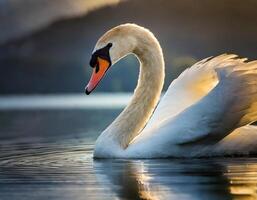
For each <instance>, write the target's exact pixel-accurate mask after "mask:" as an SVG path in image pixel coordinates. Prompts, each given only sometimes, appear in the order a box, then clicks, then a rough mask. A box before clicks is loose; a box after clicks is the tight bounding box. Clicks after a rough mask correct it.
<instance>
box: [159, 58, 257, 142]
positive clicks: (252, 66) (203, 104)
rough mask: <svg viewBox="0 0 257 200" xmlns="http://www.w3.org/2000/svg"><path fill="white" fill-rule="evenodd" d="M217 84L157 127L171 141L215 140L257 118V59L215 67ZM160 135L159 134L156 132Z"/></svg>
mask: <svg viewBox="0 0 257 200" xmlns="http://www.w3.org/2000/svg"><path fill="white" fill-rule="evenodd" d="M216 72H217V76H218V80H219V81H218V84H217V85H216V86H215V87H214V88H213V89H212V90H211V91H210V92H209V93H208V95H206V96H204V97H203V98H201V99H200V100H199V101H197V102H196V103H194V104H193V105H191V106H189V107H188V108H186V109H185V110H184V111H182V112H180V113H179V114H177V115H176V116H172V117H170V118H167V119H165V120H164V121H163V122H162V123H161V124H160V125H159V128H158V134H163V135H165V136H164V137H163V138H166V139H167V138H172V140H173V141H172V143H176V144H192V143H201V144H204V143H205V144H206V143H215V142H217V141H219V140H221V139H223V138H224V137H225V136H227V135H228V134H230V133H231V132H232V131H233V130H235V129H236V128H238V127H241V126H244V125H247V124H250V123H252V122H254V121H257V61H253V62H249V63H242V64H240V65H233V63H232V62H231V65H227V66H226V67H222V68H221V67H220V68H217V69H216ZM156 134H157V133H156Z"/></svg>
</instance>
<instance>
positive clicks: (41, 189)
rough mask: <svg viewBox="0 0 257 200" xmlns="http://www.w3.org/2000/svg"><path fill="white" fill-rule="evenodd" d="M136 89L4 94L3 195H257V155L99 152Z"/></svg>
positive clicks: (10, 198)
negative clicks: (102, 156) (100, 155)
mask: <svg viewBox="0 0 257 200" xmlns="http://www.w3.org/2000/svg"><path fill="white" fill-rule="evenodd" d="M129 97H130V95H127V94H118V95H116V96H110V95H95V96H92V97H88V98H86V97H84V96H78V95H73V96H42V97H41V96H34V97H26V96H24V97H19V98H17V97H5V98H3V97H2V98H0V199H1V200H18V199H19V200H20V199H21V200H23V199H24V200H25V199H26V200H27V199H42V200H45V199H48V200H49V199H62V200H66V199H67V200H68V199H69V200H71V199H72V200H80V199H83V200H90V199H99V200H100V199H101V200H102V199H133V200H136V199H174V200H175V199H176V200H177V199H178V200H184V199H190V200H191V199H193V200H194V199H204V200H205V199H208V200H212V199H213V200H217V199H218V200H219V199H237V200H250V199H257V158H214V159H154V160H146V159H145V160H125V159H120V160H93V158H92V152H93V147H94V141H95V139H96V137H97V136H98V135H99V134H100V133H101V130H103V129H104V128H105V127H106V126H107V125H108V124H109V123H110V122H111V121H112V120H113V119H114V118H115V117H116V116H117V115H118V114H119V112H120V111H121V109H122V108H123V107H124V105H125V104H126V103H127V102H128V100H129Z"/></svg>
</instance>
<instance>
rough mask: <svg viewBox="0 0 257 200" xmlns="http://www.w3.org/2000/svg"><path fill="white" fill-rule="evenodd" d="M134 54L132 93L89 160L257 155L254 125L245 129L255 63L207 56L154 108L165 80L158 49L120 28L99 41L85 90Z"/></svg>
mask: <svg viewBox="0 0 257 200" xmlns="http://www.w3.org/2000/svg"><path fill="white" fill-rule="evenodd" d="M131 53H133V54H135V55H136V57H137V58H138V59H139V62H140V75H139V80H138V84H137V87H136V89H135V92H134V96H133V98H132V100H131V102H130V103H129V105H128V106H127V107H126V108H125V109H124V110H123V111H122V113H121V114H120V115H119V116H118V117H117V118H116V119H115V120H114V121H113V122H112V124H111V125H110V126H109V127H108V128H107V129H106V130H104V131H103V133H102V134H101V135H100V136H99V137H98V139H97V141H96V144H95V149H94V157H97V158H160V157H201V156H220V155H232V154H240V155H241V154H249V153H257V128H256V127H255V126H251V125H249V124H250V123H252V122H254V121H256V120H257V61H252V62H245V61H246V59H245V58H243V59H239V58H237V56H236V55H227V54H224V55H220V56H217V57H213V58H207V59H204V60H202V61H200V62H198V63H196V64H194V65H193V66H192V67H191V68H189V69H187V70H185V71H184V72H183V73H182V74H181V75H180V76H179V77H178V78H177V79H176V80H174V81H173V82H172V83H171V85H170V86H169V89H168V90H167V92H166V94H165V95H164V97H163V98H162V100H161V101H160V103H159V105H158V106H157V108H156V105H157V103H158V101H159V97H160V94H161V90H162V87H163V82H164V59H163V54H162V49H161V47H160V44H159V42H158V41H157V39H156V38H155V36H154V35H153V34H152V33H151V32H150V31H149V30H147V29H145V28H143V27H140V26H138V25H135V24H124V25H120V26H117V27H115V28H113V29H111V30H110V31H108V32H107V33H105V34H104V35H103V36H102V37H101V38H100V39H99V40H98V42H97V44H96V46H95V49H94V51H93V54H92V58H91V61H90V65H91V66H92V67H93V74H92V76H91V79H90V81H89V83H88V85H87V87H86V93H87V94H89V93H90V92H91V91H92V90H93V89H94V88H95V87H96V86H97V84H98V83H99V81H100V80H101V79H102V77H103V76H104V75H105V73H106V71H107V70H108V69H109V68H110V66H111V65H112V64H114V63H116V62H117V61H118V60H119V59H121V58H123V57H124V56H126V55H128V54H131ZM124 76H126V74H124ZM155 108H156V109H155ZM154 110H155V111H154Z"/></svg>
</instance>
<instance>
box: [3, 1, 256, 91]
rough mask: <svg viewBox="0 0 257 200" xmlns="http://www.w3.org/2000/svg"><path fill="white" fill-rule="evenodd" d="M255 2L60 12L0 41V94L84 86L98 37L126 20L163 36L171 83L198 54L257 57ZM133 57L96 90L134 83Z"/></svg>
mask: <svg viewBox="0 0 257 200" xmlns="http://www.w3.org/2000/svg"><path fill="white" fill-rule="evenodd" d="M146 5H147V6H146ZM0 6H1V5H0ZM256 9H257V1H252V0H246V1H240V0H233V1H232V0H225V1H215V0H210V1H200V0H174V1H169V0H160V1H148V0H141V1H135V0H134V1H124V2H121V3H119V4H118V5H116V6H112V7H105V8H102V9H99V10H96V11H94V12H91V13H89V14H87V15H84V16H81V17H72V18H69V19H63V20H59V21H58V22H55V23H53V24H52V25H50V26H47V27H45V28H42V29H41V30H40V31H37V32H36V33H33V34H29V35H27V36H26V37H22V38H20V39H18V40H17V39H15V40H14V39H13V40H11V41H9V42H7V43H5V44H2V45H0V76H1V77H0V94H14V93H19V94H34V93H76V92H79V93H81V92H84V87H85V85H86V83H87V81H88V78H89V76H90V73H91V70H92V69H91V68H90V67H88V62H89V59H90V55H91V51H92V49H93V47H94V44H95V42H96V41H97V39H98V38H99V37H100V36H101V35H102V34H103V33H104V32H105V31H106V30H108V29H110V28H111V27H113V26H116V25H119V24H121V23H125V22H134V23H137V24H139V25H142V26H145V27H147V28H149V29H151V30H152V31H153V32H154V34H155V35H156V37H157V38H158V39H159V41H160V43H161V45H162V46H163V50H164V55H165V61H166V68H167V69H166V74H167V75H166V84H165V88H167V86H168V85H169V83H170V81H172V80H173V79H174V78H175V77H176V76H177V75H178V74H179V73H180V72H181V71H183V70H184V69H185V68H186V67H188V66H190V65H191V64H193V63H194V62H195V61H196V60H198V59H202V58H204V57H208V56H211V55H218V54H220V53H223V52H232V53H237V54H240V55H242V56H247V57H250V58H251V59H254V58H257V38H256V35H257V12H256ZM35 17H37V16H36V14H35ZM1 20H3V19H1ZM134 65H135V66H137V65H138V62H137V61H136V59H135V58H134V57H128V58H126V59H124V60H123V61H121V62H120V63H118V64H117V65H115V66H113V67H112V69H111V70H110V72H109V74H108V75H107V76H106V77H105V79H104V80H103V82H102V83H101V85H100V87H99V88H98V89H97V90H96V91H104V92H105V91H106V92H109V91H112V92H116V91H133V88H134V87H135V85H136V81H137V74H138V67H135V66H134Z"/></svg>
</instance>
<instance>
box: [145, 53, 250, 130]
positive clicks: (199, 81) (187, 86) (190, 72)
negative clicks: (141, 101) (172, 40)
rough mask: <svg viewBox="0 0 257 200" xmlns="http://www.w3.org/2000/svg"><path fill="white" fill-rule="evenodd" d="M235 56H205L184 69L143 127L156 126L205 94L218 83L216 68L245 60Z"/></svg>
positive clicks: (237, 63) (236, 64) (238, 63)
mask: <svg viewBox="0 0 257 200" xmlns="http://www.w3.org/2000/svg"><path fill="white" fill-rule="evenodd" d="M236 57H237V55H232V54H229V55H228V54H223V55H220V56H217V57H214V58H211V59H210V58H206V59H204V60H201V61H200V62H198V63H196V64H194V65H193V66H192V67H191V68H189V69H187V70H185V71H184V72H183V73H182V74H181V75H180V76H179V77H178V78H177V79H176V80H174V81H173V82H172V83H171V85H170V86H169V88H168V90H167V92H166V93H165V95H164V96H163V98H162V99H161V101H160V103H159V105H158V107H157V108H156V110H155V112H154V114H153V116H152V117H151V119H150V121H149V122H148V124H147V126H146V128H145V129H146V130H147V129H152V128H154V127H156V126H158V125H159V124H160V123H161V122H163V121H164V120H166V119H168V118H171V117H173V116H175V115H177V114H179V113H180V112H182V111H183V110H185V109H186V108H188V107H190V106H191V105H193V104H194V103H196V102H197V101H199V100H200V99H201V98H203V97H204V96H205V95H207V94H208V93H209V92H210V91H211V90H212V89H213V88H214V87H215V86H216V85H217V83H218V77H217V73H216V71H215V70H216V69H222V68H226V67H227V66H231V65H232V66H238V65H241V64H242V63H243V62H244V61H245V60H246V59H245V58H244V59H237V58H236Z"/></svg>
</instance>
